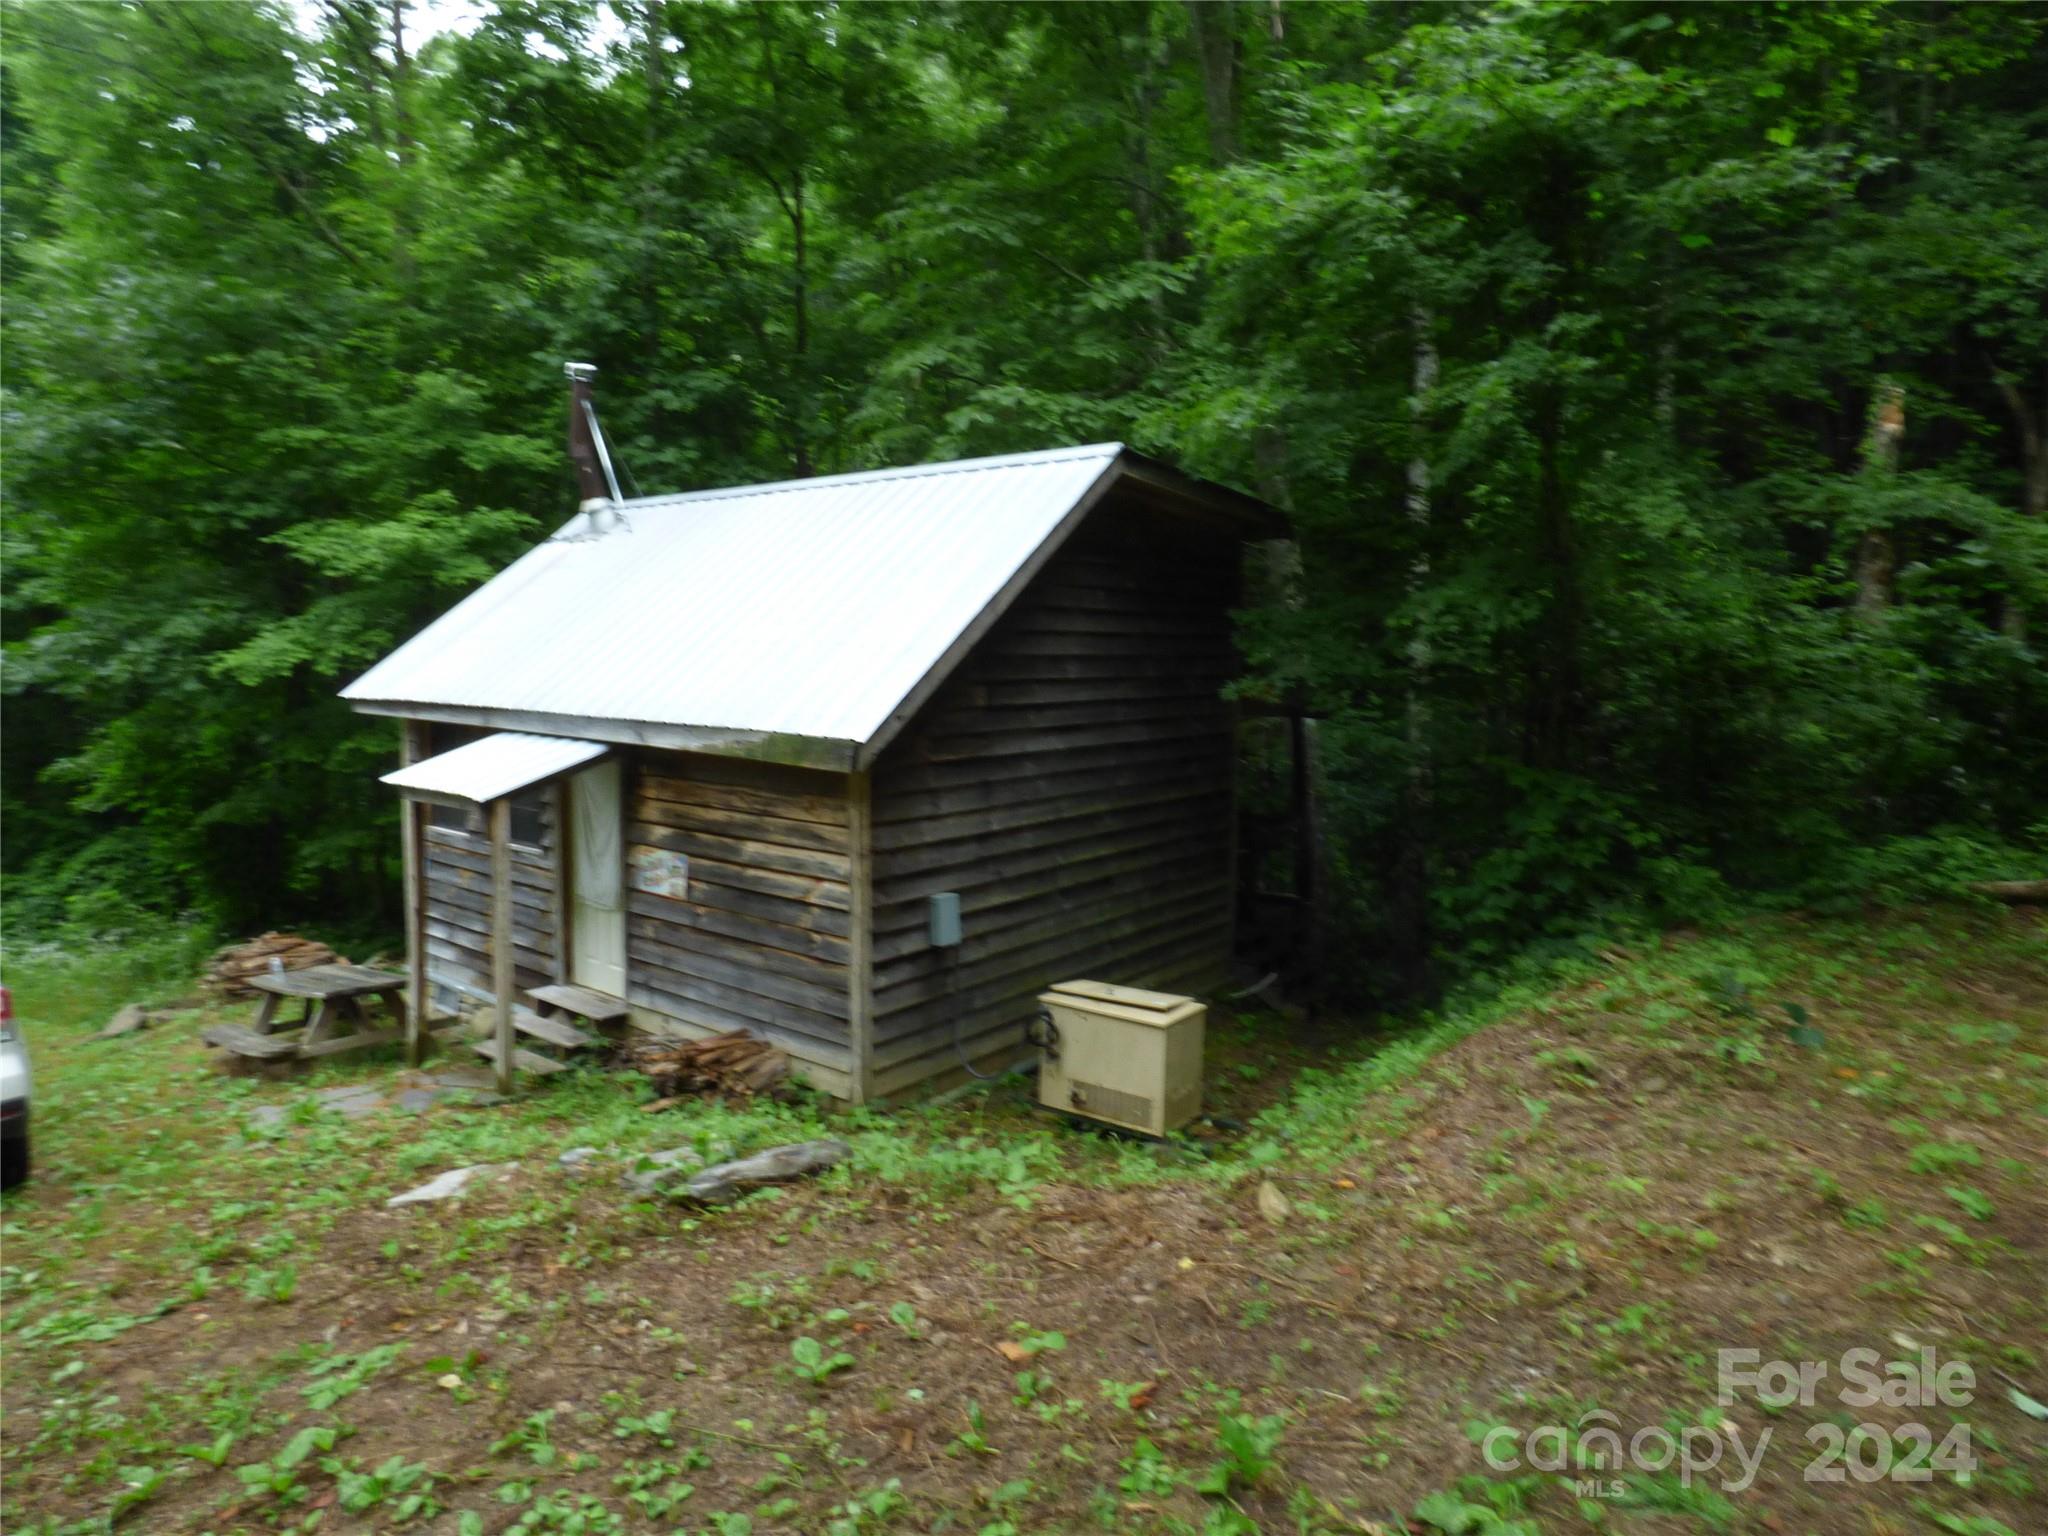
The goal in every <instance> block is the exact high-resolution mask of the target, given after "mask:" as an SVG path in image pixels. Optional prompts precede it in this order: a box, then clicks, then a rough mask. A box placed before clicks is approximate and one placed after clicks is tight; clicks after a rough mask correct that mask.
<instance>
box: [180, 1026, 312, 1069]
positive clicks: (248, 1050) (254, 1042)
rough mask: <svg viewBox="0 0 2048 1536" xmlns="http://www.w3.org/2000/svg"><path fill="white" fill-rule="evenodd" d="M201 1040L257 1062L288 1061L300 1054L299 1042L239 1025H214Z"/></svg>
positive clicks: (203, 1034) (201, 1036)
mask: <svg viewBox="0 0 2048 1536" xmlns="http://www.w3.org/2000/svg"><path fill="white" fill-rule="evenodd" d="M199 1038H200V1039H202V1040H204V1041H205V1042H206V1043H207V1044H208V1045H217V1046H219V1047H220V1048H221V1049H222V1050H224V1051H231V1052H233V1053H234V1054H235V1055H237V1056H248V1057H252V1058H254V1059H255V1060H257V1061H288V1060H290V1059H291V1058H292V1057H294V1056H296V1055H298V1054H299V1042H298V1041H297V1040H288V1039H285V1038H284V1037H283V1036H280V1035H259V1034H257V1033H256V1031H255V1030H253V1029H244V1028H243V1027H242V1026H241V1025H239V1024H215V1025H212V1026H210V1027H209V1028H208V1029H207V1030H205V1032H204V1033H202V1034H201V1035H200V1037H199Z"/></svg>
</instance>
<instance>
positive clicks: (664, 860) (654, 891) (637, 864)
mask: <svg viewBox="0 0 2048 1536" xmlns="http://www.w3.org/2000/svg"><path fill="white" fill-rule="evenodd" d="M628 863H629V864H630V865H631V866H632V870H633V889H634V890H636V891H645V892H647V893H648V894H649V895H651V896H667V897H669V898H670V899H671V900H674V901H687V900H688V899H689V895H690V856H689V855H688V854H687V853H671V852H670V851H669V850H668V849H666V848H635V849H634V850H633V851H632V854H631V856H630V857H629V859H628Z"/></svg>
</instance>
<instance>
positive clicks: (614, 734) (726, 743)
mask: <svg viewBox="0 0 2048 1536" xmlns="http://www.w3.org/2000/svg"><path fill="white" fill-rule="evenodd" d="M349 707H350V708H352V709H353V710H355V712H356V713H357V714H359V715H382V716H385V717H387V718H391V719H397V720H431V721H434V722H436V723H437V724H442V725H474V726H482V727H484V728H485V729H488V730H496V731H528V732H531V733H532V734H534V735H537V736H580V737H583V738H584V739H586V740H589V741H603V742H610V743H612V744H614V745H617V746H630V747H655V748H659V749H661V750H663V751H669V752H703V753H706V754H708V755H709V756H712V757H735V758H743V759H746V760H749V761H752V762H764V763H786V764H788V765H790V766H791V767H796V768H820V769H824V770H826V771H827V772H831V773H846V772H848V771H850V770H851V769H852V768H853V766H854V760H855V758H856V756H857V754H858V753H859V750H860V746H861V744H860V743H859V742H857V741H841V740H837V739H834V738H830V737H823V736H795V735H791V734H789V733H787V732H783V731H749V730H737V729H734V728H732V727H730V726H704V725H667V724H662V723H660V722H656V721H647V720H597V719H591V718H588V717H586V716H582V715H549V714H537V713H534V712H531V711H527V710H515V709H486V708H478V707H472V706H465V705H455V704H422V703H418V702H415V701H412V700H406V699H355V698H352V699H350V700H349Z"/></svg>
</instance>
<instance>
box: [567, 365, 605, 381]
mask: <svg viewBox="0 0 2048 1536" xmlns="http://www.w3.org/2000/svg"><path fill="white" fill-rule="evenodd" d="M562 374H563V376H564V377H565V378H571V379H576V380H579V381H587V380H590V379H594V378H596V377H597V364H595V363H564V364H562Z"/></svg>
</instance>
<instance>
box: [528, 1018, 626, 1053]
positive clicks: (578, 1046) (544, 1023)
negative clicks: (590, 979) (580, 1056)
mask: <svg viewBox="0 0 2048 1536" xmlns="http://www.w3.org/2000/svg"><path fill="white" fill-rule="evenodd" d="M512 1027H513V1028H514V1029H516V1030H518V1031H519V1033H520V1034H522V1035H531V1036H533V1038H534V1039H536V1040H545V1041H547V1043H548V1044H549V1045H554V1046H559V1047H561V1049H563V1050H565V1051H580V1050H582V1049H584V1048H585V1047H586V1046H592V1045H602V1044H604V1042H603V1041H602V1040H600V1039H599V1038H598V1037H597V1036H596V1035H593V1034H590V1033H588V1032H586V1031H584V1030H580V1029H578V1028H577V1027H576V1026H575V1025H574V1024H571V1023H570V1022H569V1021H568V1020H567V1019H548V1018H543V1017H541V1015H539V1014H537V1013H535V1012H534V1011H533V1010H532V1009H531V1008H514V1009H513V1010H512Z"/></svg>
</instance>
